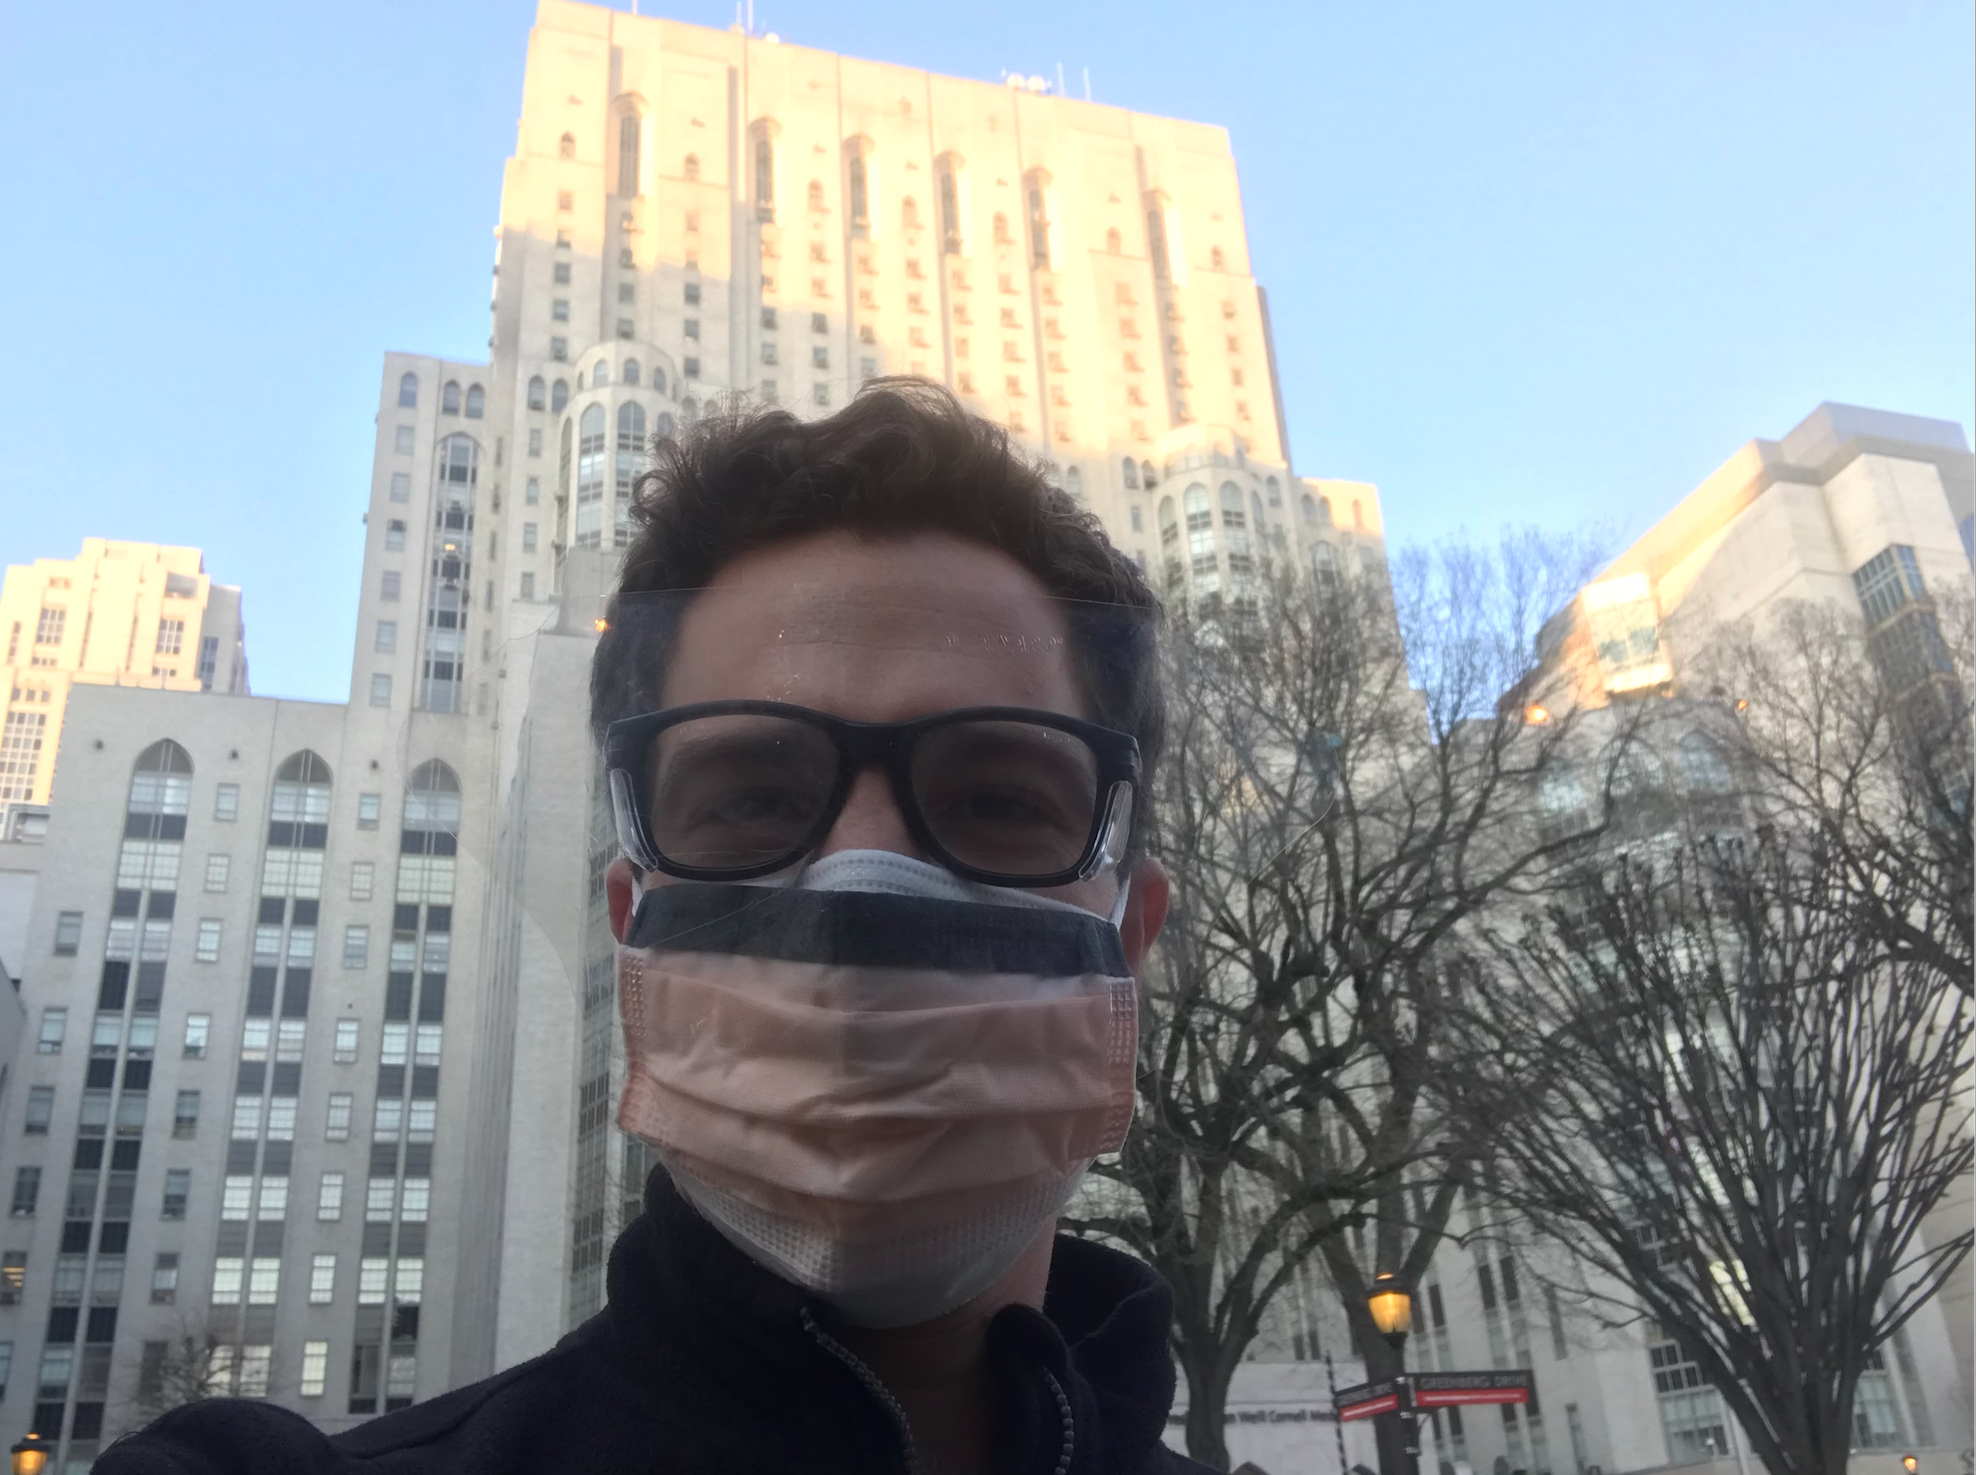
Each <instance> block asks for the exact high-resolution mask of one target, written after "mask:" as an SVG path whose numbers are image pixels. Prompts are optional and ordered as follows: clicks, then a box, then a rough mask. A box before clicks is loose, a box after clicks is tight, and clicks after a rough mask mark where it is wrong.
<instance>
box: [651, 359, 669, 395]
mask: <svg viewBox="0 0 1976 1475" xmlns="http://www.w3.org/2000/svg"><path fill="white" fill-rule="evenodd" d="M652 388H654V389H656V390H657V391H658V392H659V393H660V394H664V393H665V392H666V371H665V368H664V366H663V365H661V364H653V365H652Z"/></svg>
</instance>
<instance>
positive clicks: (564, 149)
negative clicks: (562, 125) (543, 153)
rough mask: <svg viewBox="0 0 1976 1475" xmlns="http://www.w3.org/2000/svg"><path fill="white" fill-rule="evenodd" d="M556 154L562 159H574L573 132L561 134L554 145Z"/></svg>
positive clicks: (574, 140)
mask: <svg viewBox="0 0 1976 1475" xmlns="http://www.w3.org/2000/svg"><path fill="white" fill-rule="evenodd" d="M556 156H557V157H558V158H562V159H574V158H575V157H576V135H575V134H574V133H565V134H564V135H563V136H562V139H561V141H560V142H558V143H557V145H556Z"/></svg>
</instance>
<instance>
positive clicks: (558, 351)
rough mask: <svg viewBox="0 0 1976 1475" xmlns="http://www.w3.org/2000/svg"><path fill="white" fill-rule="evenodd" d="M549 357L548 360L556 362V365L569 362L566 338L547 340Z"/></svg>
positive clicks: (567, 340)
mask: <svg viewBox="0 0 1976 1475" xmlns="http://www.w3.org/2000/svg"><path fill="white" fill-rule="evenodd" d="M549 357H550V358H552V359H554V360H555V361H556V362H557V363H559V364H560V363H566V362H568V360H569V339H567V338H551V339H550V340H549ZM558 382H560V381H558Z"/></svg>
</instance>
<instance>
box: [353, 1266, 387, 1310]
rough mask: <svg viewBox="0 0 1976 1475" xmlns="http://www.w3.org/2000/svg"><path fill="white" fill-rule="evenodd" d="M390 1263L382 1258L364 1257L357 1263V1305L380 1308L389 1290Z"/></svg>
mask: <svg viewBox="0 0 1976 1475" xmlns="http://www.w3.org/2000/svg"><path fill="white" fill-rule="evenodd" d="M390 1273H391V1261H390V1260H388V1259H386V1258H384V1257H382V1256H365V1257H364V1258H363V1259H361V1260H359V1261H358V1262H357V1304H358V1305H359V1306H382V1305H383V1304H384V1293H385V1291H386V1290H387V1289H389V1276H390Z"/></svg>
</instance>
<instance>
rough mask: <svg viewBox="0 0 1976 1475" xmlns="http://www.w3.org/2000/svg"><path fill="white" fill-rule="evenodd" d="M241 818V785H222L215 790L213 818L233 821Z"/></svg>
mask: <svg viewBox="0 0 1976 1475" xmlns="http://www.w3.org/2000/svg"><path fill="white" fill-rule="evenodd" d="M239 816H240V785H239V784H221V785H220V786H219V787H218V788H216V789H214V790H213V818H214V819H217V820H233V819H237V818H239Z"/></svg>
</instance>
